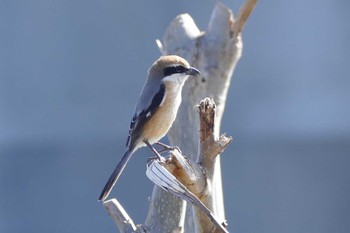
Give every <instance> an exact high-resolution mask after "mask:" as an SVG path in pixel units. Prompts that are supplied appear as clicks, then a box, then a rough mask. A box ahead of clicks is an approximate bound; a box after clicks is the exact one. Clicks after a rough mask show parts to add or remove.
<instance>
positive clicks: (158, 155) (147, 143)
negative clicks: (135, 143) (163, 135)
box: [143, 140, 162, 161]
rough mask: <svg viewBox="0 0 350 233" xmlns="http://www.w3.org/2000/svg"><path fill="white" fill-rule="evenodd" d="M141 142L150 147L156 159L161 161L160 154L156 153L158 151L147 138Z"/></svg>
mask: <svg viewBox="0 0 350 233" xmlns="http://www.w3.org/2000/svg"><path fill="white" fill-rule="evenodd" d="M143 142H144V143H145V144H146V145H147V146H148V148H150V149H151V151H152V152H153V154H154V155H155V156H156V157H157V159H158V160H159V161H162V156H161V155H160V154H159V153H158V151H157V150H156V149H154V148H153V146H152V145H151V144H150V143H149V142H148V141H147V140H144V141H143Z"/></svg>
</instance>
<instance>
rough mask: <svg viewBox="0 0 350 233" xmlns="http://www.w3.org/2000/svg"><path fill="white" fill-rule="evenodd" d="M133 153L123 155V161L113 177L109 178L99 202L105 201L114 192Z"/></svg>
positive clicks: (128, 152) (127, 152)
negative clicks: (114, 187)
mask: <svg viewBox="0 0 350 233" xmlns="http://www.w3.org/2000/svg"><path fill="white" fill-rule="evenodd" d="M132 154H133V153H132V152H130V151H126V152H125V154H124V155H123V157H122V159H121V160H120V162H119V163H118V165H117V167H116V168H115V169H114V171H113V173H112V175H111V176H110V177H109V179H108V181H107V183H106V185H105V187H104V188H103V190H102V192H101V195H100V197H99V198H98V200H99V201H104V200H105V199H106V198H107V197H108V195H109V193H110V192H111V191H112V188H113V186H114V185H115V183H116V182H117V180H118V178H119V176H120V174H121V173H122V171H123V170H124V168H125V166H126V164H127V163H128V161H129V159H130V158H131V156H132Z"/></svg>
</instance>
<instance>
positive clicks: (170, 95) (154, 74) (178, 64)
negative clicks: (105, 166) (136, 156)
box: [99, 55, 199, 201]
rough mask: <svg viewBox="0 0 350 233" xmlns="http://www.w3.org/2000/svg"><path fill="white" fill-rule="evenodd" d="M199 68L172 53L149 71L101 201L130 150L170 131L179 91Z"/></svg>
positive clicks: (149, 142)
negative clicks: (122, 152) (118, 157)
mask: <svg viewBox="0 0 350 233" xmlns="http://www.w3.org/2000/svg"><path fill="white" fill-rule="evenodd" d="M198 74H199V71H198V70H197V69H196V68H193V67H191V66H190V65H189V64H188V62H187V61H186V60H185V59H183V58H181V57H179V56H175V55H170V56H162V57H160V58H159V59H158V60H157V61H155V62H154V63H153V65H152V66H151V68H150V69H149V70H148V78H147V80H146V83H145V85H144V87H143V89H142V92H141V94H140V97H139V99H138V101H137V104H136V109H135V112H134V115H133V118H132V121H131V123H130V129H129V136H128V139H127V142H126V151H125V153H124V155H123V157H122V159H121V160H120V162H119V163H118V165H117V167H116V168H115V169H114V171H113V173H112V175H111V176H110V178H109V180H108V181H107V183H106V185H105V187H104V188H103V190H102V193H101V195H100V197H99V200H100V201H104V200H105V199H106V198H107V197H108V195H109V193H110V192H111V190H112V188H113V186H114V185H115V183H116V181H117V180H118V178H119V176H120V174H121V173H122V171H123V170H124V168H125V166H126V164H127V162H128V161H129V160H130V158H131V156H132V155H133V153H134V152H135V151H136V150H137V149H139V148H140V147H144V146H148V147H149V148H150V149H151V150H152V151H153V152H156V151H155V149H154V148H153V147H152V144H154V143H157V142H158V141H159V140H160V139H161V138H163V137H164V136H165V135H166V134H167V133H168V131H169V129H170V127H171V125H172V124H173V122H174V120H175V118H176V114H177V110H178V108H179V106H180V103H181V90H182V87H183V85H184V83H185V81H186V80H187V78H188V77H189V76H191V75H198Z"/></svg>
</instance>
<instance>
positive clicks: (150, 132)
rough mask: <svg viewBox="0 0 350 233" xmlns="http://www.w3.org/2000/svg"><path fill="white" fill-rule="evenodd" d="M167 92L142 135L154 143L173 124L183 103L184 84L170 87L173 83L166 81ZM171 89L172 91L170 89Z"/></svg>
mask: <svg viewBox="0 0 350 233" xmlns="http://www.w3.org/2000/svg"><path fill="white" fill-rule="evenodd" d="M165 85H166V88H167V89H166V94H165V96H164V98H165V99H164V101H162V104H161V106H160V107H159V108H158V110H157V111H156V112H155V113H154V114H153V116H152V117H151V119H150V120H149V121H148V122H147V123H146V124H145V127H144V130H143V135H142V137H143V138H144V139H146V140H148V141H149V143H151V144H153V143H155V142H157V141H159V140H160V139H161V138H162V137H164V136H165V135H166V134H167V132H168V131H169V129H170V127H171V126H172V124H173V122H174V120H175V118H176V115H177V110H178V108H179V106H180V103H181V89H182V86H179V87H175V88H174V87H172V88H169V87H170V85H172V84H171V83H165ZM168 90H171V91H168Z"/></svg>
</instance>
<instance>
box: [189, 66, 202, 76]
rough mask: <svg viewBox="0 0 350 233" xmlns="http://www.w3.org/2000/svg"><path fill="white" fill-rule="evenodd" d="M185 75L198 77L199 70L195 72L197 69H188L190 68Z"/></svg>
mask: <svg viewBox="0 0 350 233" xmlns="http://www.w3.org/2000/svg"><path fill="white" fill-rule="evenodd" d="M186 74H188V75H198V74H201V72H199V70H197V69H196V68H194V67H190V68H189V69H188V70H187V71H186Z"/></svg>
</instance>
